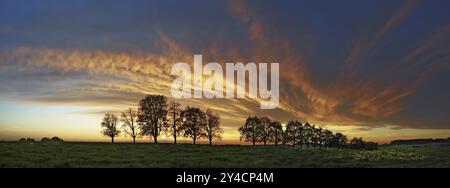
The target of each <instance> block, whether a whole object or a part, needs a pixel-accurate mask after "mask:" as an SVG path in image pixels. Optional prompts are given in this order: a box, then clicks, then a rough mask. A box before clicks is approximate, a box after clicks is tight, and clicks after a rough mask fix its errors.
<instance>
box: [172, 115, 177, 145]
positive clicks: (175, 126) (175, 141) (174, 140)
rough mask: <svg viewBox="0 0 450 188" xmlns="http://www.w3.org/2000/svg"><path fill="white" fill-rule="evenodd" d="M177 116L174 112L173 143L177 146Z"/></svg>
mask: <svg viewBox="0 0 450 188" xmlns="http://www.w3.org/2000/svg"><path fill="white" fill-rule="evenodd" d="M175 119H176V114H175V111H174V112H173V143H174V144H177V125H176V124H175Z"/></svg>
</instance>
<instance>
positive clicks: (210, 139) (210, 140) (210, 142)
mask: <svg viewBox="0 0 450 188" xmlns="http://www.w3.org/2000/svg"><path fill="white" fill-rule="evenodd" d="M209 145H210V146H211V145H212V136H209Z"/></svg>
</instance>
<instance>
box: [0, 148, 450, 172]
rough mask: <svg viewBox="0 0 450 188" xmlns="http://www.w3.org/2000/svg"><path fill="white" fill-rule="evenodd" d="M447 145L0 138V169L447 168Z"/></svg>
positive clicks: (449, 162)
mask: <svg viewBox="0 0 450 188" xmlns="http://www.w3.org/2000/svg"><path fill="white" fill-rule="evenodd" d="M449 156H450V145H448V144H447V145H433V144H427V145H402V146H380V147H379V149H378V150H375V151H367V150H352V149H341V150H339V149H323V148H322V149H319V148H299V147H296V148H293V147H290V146H278V147H274V146H234V145H216V146H208V145H192V144H177V145H174V144H126V143H116V144H111V143H75V142H64V143H58V142H35V143H21V142H0V167H4V168H5V167H13V168H16V167H18V168H22V167H31V168H41V167H44V168H61V167H63V168H66V167H69V168H70V167H73V168H79V167H82V168H84V167H87V168H92V167H94V168H104V167H106V168H110V167H119V168H146V167H156V168H160V167H162V168H166V167H180V168H181V167H194V168H196V167H206V168H220V167H231V168H252V167H257V168H259V167H269V168H271V167H281V168H291V167H326V168H328V167H369V168H373V167H375V168H376V167H450V157H449Z"/></svg>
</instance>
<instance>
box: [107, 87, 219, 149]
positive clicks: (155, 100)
mask: <svg viewBox="0 0 450 188" xmlns="http://www.w3.org/2000/svg"><path fill="white" fill-rule="evenodd" d="M120 124H121V127H119V126H120ZM101 126H102V134H103V135H105V136H109V137H111V142H113V143H114V138H115V137H117V136H119V135H120V134H121V133H122V132H123V133H124V134H125V135H127V136H130V137H131V138H132V139H133V143H136V138H137V137H138V136H149V137H150V138H152V139H153V142H154V143H158V137H159V136H160V135H161V134H166V135H168V136H171V137H173V141H174V143H175V144H176V143H177V138H178V137H179V136H183V137H185V138H191V139H192V141H193V144H196V142H197V141H198V140H199V139H202V138H205V139H207V140H208V141H209V144H210V145H212V142H213V140H215V139H220V138H221V134H222V132H223V130H222V128H221V127H220V117H219V115H218V114H216V113H214V112H213V111H212V110H210V109H206V110H201V109H200V108H196V107H190V106H187V107H185V108H184V109H182V108H181V105H180V104H179V103H177V102H175V101H170V102H168V101H167V98H166V97H165V96H163V95H148V96H147V97H145V98H144V99H142V100H141V101H140V102H139V107H138V109H133V108H129V109H127V110H126V111H124V112H122V113H121V114H120V116H119V115H116V114H113V113H106V114H105V116H104V118H103V121H102V123H101Z"/></svg>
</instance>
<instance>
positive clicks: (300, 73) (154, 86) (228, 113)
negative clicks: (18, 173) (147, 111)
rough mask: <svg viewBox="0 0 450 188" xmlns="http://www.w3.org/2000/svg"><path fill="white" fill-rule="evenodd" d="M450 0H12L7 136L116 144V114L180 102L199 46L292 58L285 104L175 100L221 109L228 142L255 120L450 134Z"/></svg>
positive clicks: (4, 35) (1, 12)
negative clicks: (150, 101) (179, 87)
mask: <svg viewBox="0 0 450 188" xmlns="http://www.w3.org/2000/svg"><path fill="white" fill-rule="evenodd" d="M173 3H178V4H182V5H180V6H177V7H178V8H172V6H171V5H172V4H173ZM439 3H442V4H447V5H450V2H447V1H433V0H432V1H412V0H407V1H378V0H377V1H364V2H360V1H356V0H355V1H346V2H337V1H336V2H332V1H330V2H328V4H330V5H329V6H327V7H323V6H322V5H321V4H320V3H316V2H313V1H298V2H290V4H286V3H285V2H283V1H281V2H279V3H276V2H273V1H265V0H263V1H203V0H200V1H177V2H174V1H139V0H137V1H133V3H132V4H125V3H124V2H122V1H115V0H112V1H95V2H94V1H84V0H80V1H70V2H69V1H66V2H61V1H54V0H44V1H34V0H31V1H20V0H19V1H17V0H14V1H8V0H6V1H2V2H0V140H17V139H19V138H22V137H25V138H26V137H33V138H35V139H40V138H42V137H52V136H58V137H61V138H63V139H64V140H68V141H109V138H108V137H105V136H103V135H101V134H100V130H101V127H100V123H101V121H102V118H103V115H104V114H105V113H108V112H112V113H120V112H122V111H124V110H126V109H127V108H129V107H133V108H137V105H138V103H139V100H141V99H142V98H143V97H145V96H146V95H149V94H160V95H165V96H167V97H168V98H169V100H173V99H172V97H171V92H170V91H171V90H170V89H171V84H172V82H173V80H174V79H175V78H176V77H175V76H173V75H171V74H170V72H171V68H172V65H174V64H175V63H178V62H185V63H187V64H190V65H191V66H192V65H193V57H194V55H196V54H202V55H203V62H204V63H208V62H216V63H219V64H221V65H223V67H225V66H224V65H225V64H226V63H230V62H241V63H244V64H245V63H249V62H253V63H256V64H258V63H279V72H280V73H279V74H280V75H279V76H280V81H279V83H280V85H279V89H280V99H279V105H278V108H276V109H260V101H258V100H256V99H250V98H244V99H238V98H216V99H205V98H200V99H197V98H192V99H175V100H176V101H178V102H180V103H181V104H182V106H183V107H185V106H188V105H189V106H196V107H200V108H202V109H206V108H209V109H211V110H213V111H215V112H217V113H219V114H220V116H221V119H222V120H221V126H222V128H223V129H224V133H223V135H222V136H223V138H222V140H221V141H219V142H218V143H220V144H244V142H240V140H239V137H240V135H239V132H238V128H239V127H240V126H242V125H243V124H244V122H245V119H246V118H247V117H248V116H255V115H256V116H268V117H270V118H272V119H274V120H278V121H280V122H281V123H282V124H283V125H285V124H286V123H287V122H288V121H289V120H299V121H300V122H302V123H305V122H309V123H312V124H315V125H317V126H319V127H323V128H327V129H330V130H332V131H333V132H342V133H344V134H346V135H348V136H349V137H350V138H351V137H355V136H356V137H363V138H364V139H366V140H370V141H376V142H379V143H388V142H390V141H391V140H395V139H412V138H448V137H450V99H449V97H448V96H450V88H449V87H448V86H447V85H448V83H450V74H449V73H450V13H449V12H448V10H447V9H446V8H445V6H436V5H435V4H439ZM292 4H295V6H294V5H292ZM183 5H184V6H183ZM200 5H201V6H200ZM181 7H183V8H181ZM202 7H203V8H202ZM204 7H208V8H207V9H205V8H204ZM447 7H448V6H447ZM268 12H270V14H267V13H268ZM337 15H339V16H337ZM368 22H370V23H371V24H367V23H368ZM161 139H162V141H163V142H171V141H172V140H171V137H170V136H165V135H162V138H161ZM138 140H139V142H149V141H150V138H148V137H144V138H139V139H138ZM118 141H119V142H129V141H130V138H128V137H125V136H123V135H121V136H120V137H119V138H118ZM185 141H186V142H189V141H190V140H189V139H185Z"/></svg>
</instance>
